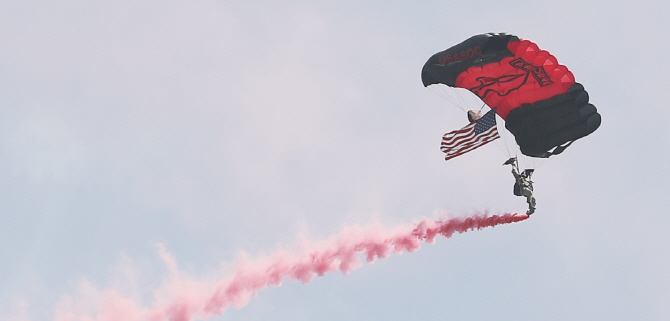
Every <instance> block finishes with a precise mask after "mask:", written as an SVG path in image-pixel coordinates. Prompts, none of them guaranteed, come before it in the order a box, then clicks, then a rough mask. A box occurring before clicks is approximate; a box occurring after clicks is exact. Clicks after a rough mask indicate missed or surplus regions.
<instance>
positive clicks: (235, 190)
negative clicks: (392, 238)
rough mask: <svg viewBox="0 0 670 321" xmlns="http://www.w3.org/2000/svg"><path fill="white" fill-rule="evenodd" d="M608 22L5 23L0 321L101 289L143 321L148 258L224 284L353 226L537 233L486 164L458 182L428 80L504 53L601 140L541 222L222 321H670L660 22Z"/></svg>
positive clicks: (248, 17)
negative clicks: (552, 80)
mask: <svg viewBox="0 0 670 321" xmlns="http://www.w3.org/2000/svg"><path fill="white" fill-rule="evenodd" d="M618 3H623V1H619V2H613V1H544V2H539V1H508V2H503V1H420V2H403V1H368V2H365V3H361V2H360V1H330V2H326V1H321V2H312V1H281V2H279V1H201V2H197V3H194V2H185V1H184V2H170V3H169V4H166V3H165V2H161V1H132V2H131V1H127V2H121V3H101V2H95V3H92V2H85V1H81V2H76V1H70V2H67V3H60V4H46V3H42V2H31V1H21V2H5V3H2V4H0V39H2V44H1V45H0V182H1V183H0V220H1V222H0V244H2V245H1V246H0V262H1V263H0V319H3V320H7V319H8V320H17V321H18V320H51V319H52V318H53V317H54V316H55V315H58V314H59V313H61V314H62V313H64V311H72V310H76V309H79V308H82V306H80V304H83V303H86V302H88V303H90V301H91V300H95V299H96V298H97V297H98V296H102V295H103V294H104V293H105V291H111V290H116V291H119V293H121V294H122V295H123V296H124V297H127V298H128V299H129V300H132V301H134V302H139V303H140V304H141V305H143V306H150V305H151V303H152V301H153V300H154V297H153V296H154V295H155V293H163V292H161V291H162V290H164V289H165V287H166V284H170V283H169V282H168V281H169V280H168V279H169V271H168V268H167V267H166V266H165V264H164V263H163V262H162V261H161V259H160V257H159V250H158V246H157V244H163V245H164V247H165V249H166V251H167V252H169V253H170V254H171V255H172V256H173V257H174V258H175V259H176V262H177V264H178V268H179V269H180V271H181V272H180V273H181V274H180V275H182V276H183V277H187V278H193V279H198V280H209V279H211V280H218V278H220V277H221V276H225V275H226V273H230V272H231V271H232V270H233V268H234V265H235V262H237V260H238V259H239V257H240V255H241V254H240V253H241V252H244V253H246V255H248V256H249V257H250V258H251V259H253V258H257V257H262V256H264V255H268V254H270V253H273V252H274V251H275V250H277V249H288V248H292V247H294V246H296V244H297V243H296V242H299V240H301V239H307V240H313V241H321V240H325V239H329V238H331V237H333V236H335V235H337V234H338V233H339V232H340V231H341V230H342V229H343V228H344V227H345V226H350V225H354V224H360V225H363V226H366V225H369V224H380V225H383V226H389V227H393V226H397V225H406V224H411V223H413V222H417V221H419V220H420V219H422V218H424V217H430V218H433V217H440V215H444V214H436V212H439V213H444V212H447V213H449V214H451V215H453V216H466V215H469V214H472V213H475V212H478V211H485V210H489V211H491V212H492V213H498V212H514V211H519V212H521V211H525V202H524V200H523V199H521V198H517V197H515V196H514V195H512V183H513V180H512V176H511V174H510V173H509V168H504V167H502V166H501V164H502V162H504V161H505V159H506V155H505V154H504V153H502V152H501V151H500V150H499V149H498V148H496V147H495V146H493V145H491V146H487V147H484V148H481V149H479V150H477V151H474V152H472V153H470V154H468V155H465V156H462V157H459V158H456V159H453V160H450V161H449V162H445V161H444V160H443V154H442V153H441V152H440V150H439V142H440V138H441V136H442V135H443V134H444V133H445V132H447V131H451V130H453V129H457V128H460V127H462V126H463V125H464V124H465V122H466V117H465V115H464V113H463V112H462V111H461V109H459V108H458V107H456V106H454V105H453V104H452V103H451V102H450V101H449V100H445V99H443V98H442V97H440V95H438V94H436V93H435V92H434V91H432V90H430V89H426V88H424V87H423V86H422V84H421V80H420V70H421V67H422V66H423V64H424V63H425V61H426V60H427V59H428V58H429V57H430V56H431V55H432V54H434V53H435V52H438V51H441V50H444V49H446V48H448V47H450V46H452V45H454V44H456V43H459V42H461V41H463V40H465V39H467V38H468V37H470V36H472V35H474V34H479V33H484V32H510V33H513V34H516V35H518V36H520V37H522V38H527V39H530V40H532V41H534V42H536V43H537V44H538V45H539V46H540V47H541V48H544V49H547V50H549V51H550V52H551V53H552V54H554V55H555V56H556V57H558V59H559V62H560V63H562V64H565V65H567V66H568V68H570V70H571V71H572V72H573V73H574V74H575V77H576V79H577V81H578V82H580V83H582V84H584V86H585V88H586V89H587V91H588V92H589V94H590V97H591V102H592V103H593V104H595V105H596V106H597V107H598V109H599V112H600V113H601V115H602V117H603V123H602V126H601V127H600V128H599V129H598V130H597V131H596V132H595V133H594V134H593V135H591V136H589V137H587V138H585V139H583V140H579V141H578V142H576V143H575V144H574V145H573V146H571V147H570V148H568V150H567V151H566V152H565V154H563V155H560V156H557V157H555V158H552V159H550V160H547V161H545V162H543V163H542V164H541V165H540V166H539V167H538V169H537V171H536V173H535V175H534V180H535V188H536V196H537V200H538V210H537V212H536V214H535V215H534V217H532V218H531V219H529V220H527V221H524V222H520V223H516V224H513V225H507V226H501V227H497V228H494V229H487V230H481V231H475V232H470V233H467V234H463V235H456V236H454V237H453V238H451V239H448V240H445V239H438V240H437V242H436V244H434V245H424V246H423V247H422V249H421V250H419V251H417V252H415V253H411V254H403V255H400V256H391V257H389V258H387V259H383V260H379V261H377V262H375V263H374V264H371V265H365V266H363V267H361V268H360V269H358V270H356V271H353V272H352V273H350V274H349V275H347V276H343V275H342V274H341V273H339V272H337V273H332V274H327V275H325V276H323V277H319V278H316V279H315V280H313V281H312V282H311V283H308V284H305V285H303V284H300V283H298V282H294V281H289V282H285V283H284V284H283V285H282V286H280V287H271V288H268V289H266V290H263V291H261V292H259V293H258V296H257V297H256V298H254V299H252V300H251V301H250V303H249V304H248V305H246V306H245V307H243V308H241V309H228V310H226V313H225V315H223V316H220V317H215V318H212V319H211V320H280V319H282V320H352V319H353V320H405V319H416V320H418V319H438V320H626V321H629V320H659V321H660V320H667V318H668V316H669V315H670V308H669V307H668V304H667V303H668V302H670V276H669V274H668V272H667V271H669V270H670V257H669V254H668V253H670V252H669V250H670V248H669V244H670V236H668V234H667V233H666V232H665V227H666V226H667V225H668V224H669V223H670V218H669V217H668V215H667V209H666V208H667V206H666V204H665V202H664V201H665V198H666V197H667V194H668V192H670V188H668V187H667V184H666V181H667V179H668V178H669V176H670V175H669V172H670V170H668V167H667V164H668V163H669V161H670V157H669V156H670V154H669V152H668V146H670V145H669V143H670V140H669V138H670V135H669V134H668V131H667V129H666V126H665V123H664V121H665V119H666V118H667V117H668V116H670V112H669V111H668V108H667V104H666V102H665V100H666V99H667V97H666V96H667V92H668V88H667V87H668V85H669V84H670V83H669V82H668V80H667V77H666V75H667V74H669V73H670V70H669V69H670V68H669V65H668V63H667V59H666V58H665V56H664V54H665V53H667V52H668V51H669V50H668V49H670V48H669V45H668V41H667V34H666V32H667V31H668V30H670V22H669V21H668V19H667V16H668V14H670V9H669V6H670V5H668V4H667V3H666V2H664V1H631V2H627V3H626V4H618ZM475 104H476V102H475ZM474 107H479V106H474ZM474 107H473V108H474ZM82 309H84V310H85V309H86V308H82Z"/></svg>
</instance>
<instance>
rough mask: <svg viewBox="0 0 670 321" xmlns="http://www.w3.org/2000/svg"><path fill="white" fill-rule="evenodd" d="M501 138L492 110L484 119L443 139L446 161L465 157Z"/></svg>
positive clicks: (450, 133) (494, 113)
mask: <svg viewBox="0 0 670 321" xmlns="http://www.w3.org/2000/svg"><path fill="white" fill-rule="evenodd" d="M498 138H500V135H498V127H497V126H496V111H495V108H494V109H491V110H490V111H489V112H488V113H486V114H484V116H482V118H480V119H478V120H475V121H473V122H471V123H470V124H469V125H467V126H465V127H463V128H461V129H459V130H455V131H453V132H449V133H446V134H444V137H442V147H441V148H440V149H442V151H443V152H445V153H446V154H447V155H446V156H445V157H444V159H445V160H449V159H452V158H454V157H456V156H459V155H463V154H465V153H467V152H469V151H471V150H473V149H476V148H479V147H481V146H484V145H486V144H487V143H489V142H491V141H494V140H496V139H498Z"/></svg>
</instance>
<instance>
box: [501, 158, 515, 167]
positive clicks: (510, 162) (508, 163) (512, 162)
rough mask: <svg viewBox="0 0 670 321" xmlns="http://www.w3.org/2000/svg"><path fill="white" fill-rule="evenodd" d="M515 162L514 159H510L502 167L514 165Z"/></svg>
mask: <svg viewBox="0 0 670 321" xmlns="http://www.w3.org/2000/svg"><path fill="white" fill-rule="evenodd" d="M515 162H516V157H512V158H510V159H508V160H507V161H506V162H504V163H503V166H505V165H514V163H515Z"/></svg>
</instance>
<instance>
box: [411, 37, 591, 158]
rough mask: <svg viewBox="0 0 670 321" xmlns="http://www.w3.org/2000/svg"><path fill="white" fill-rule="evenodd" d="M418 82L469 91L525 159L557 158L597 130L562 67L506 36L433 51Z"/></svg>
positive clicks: (528, 43)
mask: <svg viewBox="0 0 670 321" xmlns="http://www.w3.org/2000/svg"><path fill="white" fill-rule="evenodd" d="M421 79H422V81H423V84H424V86H429V85H433V84H445V85H447V86H451V87H457V88H465V89H468V90H470V91H471V92H473V93H474V94H475V95H477V96H478V97H479V98H481V99H482V100H483V101H484V102H485V103H486V104H487V105H488V106H489V107H491V108H493V109H495V112H496V113H497V114H498V115H499V116H500V117H501V118H503V119H504V120H505V127H506V128H507V129H508V130H509V131H510V132H511V133H512V134H514V137H515V140H516V142H517V144H518V145H519V147H520V150H521V152H522V153H523V154H524V155H527V156H531V157H540V158H544V157H549V156H550V155H555V154H558V153H560V152H562V151H563V150H564V149H565V148H567V146H569V145H570V144H571V143H572V142H573V141H574V140H576V139H579V138H581V137H584V136H586V135H588V134H590V133H592V132H593V131H595V130H596V129H597V128H598V126H600V114H598V112H597V110H596V108H595V106H593V105H592V104H589V103H588V94H587V93H586V91H585V90H584V87H583V86H582V85H581V84H578V83H576V82H575V77H574V75H573V74H572V73H571V72H570V71H569V70H568V68H567V67H566V66H564V65H561V64H559V63H558V60H557V59H556V57H554V56H553V55H551V54H550V53H549V52H547V51H546V50H542V49H540V48H539V47H538V46H537V45H536V44H535V43H533V42H531V41H529V40H526V39H519V38H518V37H517V36H514V35H511V34H506V33H487V34H481V35H476V36H473V37H471V38H470V39H467V40H465V41H464V42H462V43H460V44H458V45H455V46H453V47H451V48H449V49H447V50H444V51H441V52H438V53H437V54H435V55H433V56H432V57H431V58H430V59H429V60H428V61H427V62H426V64H425V65H424V67H423V69H422V71H421ZM552 149H553V151H552Z"/></svg>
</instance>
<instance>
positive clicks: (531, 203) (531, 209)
mask: <svg viewBox="0 0 670 321" xmlns="http://www.w3.org/2000/svg"><path fill="white" fill-rule="evenodd" d="M526 201H527V202H528V211H527V212H526V214H528V215H530V214H533V213H535V197H534V196H533V194H530V195H528V198H527V199H526Z"/></svg>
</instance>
